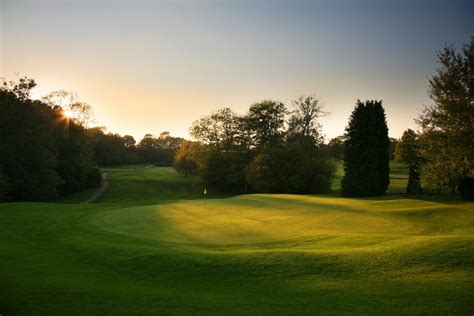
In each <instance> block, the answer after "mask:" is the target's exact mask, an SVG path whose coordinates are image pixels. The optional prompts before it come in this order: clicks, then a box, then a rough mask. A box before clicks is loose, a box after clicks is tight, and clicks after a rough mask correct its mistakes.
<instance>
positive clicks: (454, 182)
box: [418, 37, 474, 194]
mask: <svg viewBox="0 0 474 316" xmlns="http://www.w3.org/2000/svg"><path fill="white" fill-rule="evenodd" d="M438 58H439V64H440V67H439V68H438V69H437V71H436V74H435V75H434V76H433V77H432V78H431V79H430V81H429V94H430V97H431V99H432V100H433V103H434V104H433V105H431V106H428V107H425V109H424V111H423V113H422V114H421V115H420V117H419V119H418V124H419V125H420V126H421V128H422V133H421V135H420V150H419V154H420V156H421V157H422V159H423V166H422V168H421V182H422V185H423V188H426V189H427V190H428V191H429V192H431V193H444V192H449V193H452V194H454V193H455V191H456V188H457V186H458V184H459V182H460V180H461V179H462V178H463V177H465V176H467V175H469V174H470V175H472V174H473V173H474V124H473V123H472V122H474V101H473V95H472V91H474V79H473V69H474V37H473V38H471V41H470V43H469V44H466V45H464V47H463V49H462V52H461V53H457V52H456V51H455V49H454V48H453V47H446V48H445V49H444V50H443V51H442V52H440V53H439V54H438Z"/></svg>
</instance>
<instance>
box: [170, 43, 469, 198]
mask: <svg viewBox="0 0 474 316" xmlns="http://www.w3.org/2000/svg"><path fill="white" fill-rule="evenodd" d="M438 59H439V64H440V67H439V68H437V69H436V74H435V75H433V76H432V77H431V78H430V80H429V96H430V98H431V99H432V101H433V104H432V105H431V106H427V107H425V108H424V110H423V111H422V113H420V115H419V118H418V119H417V120H416V122H417V124H418V126H419V127H420V130H419V131H418V132H415V131H413V130H411V129H408V130H407V131H405V132H404V134H403V136H402V137H401V139H399V140H397V139H394V138H389V137H388V128H387V122H386V118H385V112H384V109H383V107H382V101H377V100H368V101H366V102H361V101H359V100H358V101H357V103H356V106H355V109H354V111H353V112H352V114H351V117H350V119H349V123H348V126H347V128H346V131H345V134H344V135H341V136H339V137H336V138H333V139H331V140H330V141H329V142H328V143H327V144H324V142H323V138H322V135H321V126H320V124H319V122H318V118H320V117H321V116H324V115H325V113H324V112H323V111H322V107H321V106H320V103H319V100H318V99H317V98H316V97H315V96H313V97H301V98H299V99H298V100H296V101H294V105H295V109H294V110H293V111H288V109H287V108H286V106H285V105H284V104H283V103H281V102H277V101H272V100H265V101H262V102H260V103H255V104H253V105H251V106H250V108H249V110H248V113H247V114H246V115H243V116H239V115H236V114H235V113H234V112H232V111H231V110H230V109H228V108H224V109H222V110H219V111H217V112H216V113H213V114H211V115H209V116H205V117H203V118H202V119H200V120H198V121H196V122H195V123H194V124H193V126H192V127H191V135H192V136H193V137H194V138H195V139H196V140H197V141H196V142H185V143H183V146H182V147H181V148H180V150H179V151H178V153H177V156H176V159H175V164H174V166H175V169H176V170H177V171H178V172H180V173H182V174H184V175H188V174H199V175H200V176H201V178H202V179H203V180H204V182H205V183H206V184H207V185H210V186H215V187H217V188H219V189H221V190H229V191H233V192H238V193H241V192H269V193H324V192H327V191H328V190H329V189H330V184H331V182H332V179H333V177H334V171H335V164H334V160H343V161H344V171H345V175H344V177H343V179H342V182H341V191H342V194H343V196H372V195H380V194H384V193H385V192H386V190H387V187H388V185H389V181H390V180H389V172H390V170H389V160H393V159H395V160H396V161H399V162H403V163H406V164H407V165H408V167H409V177H408V184H407V188H406V191H407V193H409V194H422V193H428V194H446V193H450V194H455V193H456V192H459V193H460V194H461V195H462V197H463V198H466V199H474V95H473V91H474V86H473V85H474V74H473V69H474V38H471V41H470V43H468V44H465V45H464V46H463V48H462V51H461V52H460V53H458V52H456V50H455V49H454V48H453V47H446V48H445V49H444V50H443V51H441V52H439V54H438Z"/></svg>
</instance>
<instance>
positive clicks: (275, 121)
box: [246, 100, 288, 148]
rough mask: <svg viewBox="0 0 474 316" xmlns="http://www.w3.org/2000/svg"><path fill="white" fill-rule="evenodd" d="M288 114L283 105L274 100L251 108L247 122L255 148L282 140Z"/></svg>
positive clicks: (256, 104) (265, 101) (253, 105)
mask: <svg viewBox="0 0 474 316" xmlns="http://www.w3.org/2000/svg"><path fill="white" fill-rule="evenodd" d="M287 112H288V111H287V109H286V107H285V105H284V104H283V103H281V102H276V101H272V100H264V101H262V102H259V103H255V104H252V105H251V106H250V108H249V112H248V114H247V117H246V120H247V122H248V125H247V126H248V129H249V131H250V132H251V135H252V140H253V141H252V143H253V145H254V146H255V147H257V148H261V147H264V146H266V145H273V144H275V143H278V142H279V141H281V140H282V138H283V135H284V126H285V115H286V114H287Z"/></svg>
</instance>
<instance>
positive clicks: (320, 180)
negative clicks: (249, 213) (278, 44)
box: [175, 96, 335, 193]
mask: <svg viewBox="0 0 474 316" xmlns="http://www.w3.org/2000/svg"><path fill="white" fill-rule="evenodd" d="M294 107H295V109H294V110H293V111H288V110H287V108H286V106H285V105H284V104H283V103H281V102H276V101H272V100H264V101H262V102H259V103H254V104H252V105H251V106H250V108H249V111H248V113H247V114H246V115H243V116H239V115H237V114H235V113H234V112H232V111H231V110H230V109H228V108H224V109H221V110H219V111H217V112H215V113H213V114H211V115H209V116H205V117H203V118H201V119H200V120H198V121H196V122H194V124H193V126H192V127H191V135H192V136H193V137H194V138H195V139H197V140H198V142H193V143H187V144H185V145H183V146H182V147H181V149H180V150H179V151H178V154H177V156H176V160H175V168H176V169H177V170H178V171H179V172H181V173H183V174H193V173H198V174H200V176H201V177H202V179H203V180H204V182H205V183H206V184H207V185H209V186H214V187H216V188H219V189H220V190H224V191H232V192H237V193H239V192H251V191H252V192H281V193H283V192H284V193H320V192H327V191H328V190H329V189H330V184H331V180H332V178H333V176H334V172H335V164H334V162H332V160H328V159H327V158H325V157H326V156H325V155H323V153H322V151H321V145H322V141H323V138H322V136H321V131H320V129H321V127H320V124H319V122H318V118H320V117H321V116H323V115H326V113H324V112H323V111H322V107H321V105H320V103H319V101H318V99H317V98H316V97H314V96H310V97H301V98H299V99H298V100H296V101H294Z"/></svg>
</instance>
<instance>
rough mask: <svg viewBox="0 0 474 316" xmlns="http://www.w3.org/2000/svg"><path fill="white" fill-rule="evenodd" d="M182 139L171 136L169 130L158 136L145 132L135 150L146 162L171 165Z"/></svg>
mask: <svg viewBox="0 0 474 316" xmlns="http://www.w3.org/2000/svg"><path fill="white" fill-rule="evenodd" d="M183 141H184V139H183V138H181V137H173V136H171V135H170V133H169V132H162V133H161V134H160V136H159V137H153V135H151V134H146V135H145V136H144V137H143V139H142V140H141V141H140V143H138V146H137V150H138V154H139V155H140V156H141V157H142V159H143V160H144V161H146V162H149V163H154V164H157V165H163V166H171V165H172V164H173V161H174V157H175V155H176V152H177V151H178V149H179V147H180V146H181V143H182V142H183Z"/></svg>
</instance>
